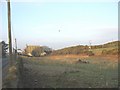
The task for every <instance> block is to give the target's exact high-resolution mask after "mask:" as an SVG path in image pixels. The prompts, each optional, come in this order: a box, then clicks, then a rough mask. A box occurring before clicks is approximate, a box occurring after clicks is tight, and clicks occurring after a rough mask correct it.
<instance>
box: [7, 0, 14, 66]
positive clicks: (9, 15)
mask: <svg viewBox="0 0 120 90" xmlns="http://www.w3.org/2000/svg"><path fill="white" fill-rule="evenodd" d="M7 9H8V41H9V62H10V65H11V66H12V64H13V61H12V35H11V12H10V0H7Z"/></svg>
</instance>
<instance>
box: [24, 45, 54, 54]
mask: <svg viewBox="0 0 120 90" xmlns="http://www.w3.org/2000/svg"><path fill="white" fill-rule="evenodd" d="M24 51H25V54H26V55H28V54H31V55H32V56H46V55H47V54H49V53H50V52H51V51H52V49H50V48H49V47H47V46H33V45H26V48H25V50H24Z"/></svg>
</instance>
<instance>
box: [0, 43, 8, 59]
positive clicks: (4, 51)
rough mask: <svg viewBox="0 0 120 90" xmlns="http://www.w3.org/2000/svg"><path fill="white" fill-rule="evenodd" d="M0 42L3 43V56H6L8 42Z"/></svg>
mask: <svg viewBox="0 0 120 90" xmlns="http://www.w3.org/2000/svg"><path fill="white" fill-rule="evenodd" d="M0 44H2V57H6V53H7V49H8V44H6V43H5V41H2V42H1V43H0Z"/></svg>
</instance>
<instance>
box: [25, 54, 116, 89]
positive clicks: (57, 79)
mask: <svg viewBox="0 0 120 90" xmlns="http://www.w3.org/2000/svg"><path fill="white" fill-rule="evenodd" d="M77 58H82V59H84V60H89V61H90V63H89V64H82V63H81V64H79V63H78V64H76V63H74V62H75V61H76V60H77ZM33 59H34V60H33ZM23 61H24V66H25V72H24V84H25V87H32V88H35V87H38V88H39V87H44V88H51V87H52V88H77V87H79V88H88V87H91V88H94V87H95V88H102V87H112V88H113V87H117V80H118V78H117V77H118V76H117V75H118V73H117V72H118V70H117V63H113V61H112V62H111V61H109V60H108V59H106V60H103V58H102V57H98V56H96V57H95V56H94V57H82V56H81V57H80V56H76V57H75V56H72V58H71V56H50V57H41V58H38V57H36V58H35V57H34V58H28V59H27V58H25V59H24V60H23ZM104 62H106V63H104ZM36 80H37V84H36V85H35V82H34V81H36Z"/></svg>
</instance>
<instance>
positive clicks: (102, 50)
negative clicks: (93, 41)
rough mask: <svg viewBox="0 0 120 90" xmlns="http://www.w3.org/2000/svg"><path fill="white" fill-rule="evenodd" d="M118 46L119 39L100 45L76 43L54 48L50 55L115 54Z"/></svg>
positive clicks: (119, 43)
mask: <svg viewBox="0 0 120 90" xmlns="http://www.w3.org/2000/svg"><path fill="white" fill-rule="evenodd" d="M118 46H120V41H114V42H109V43H106V44H102V45H94V46H91V49H89V46H87V45H78V46H73V47H67V48H63V49H59V50H55V51H53V52H52V55H67V54H75V55H78V54H83V55H84V54H85V55H101V54H102V55H117V54H118V53H120V50H118Z"/></svg>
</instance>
